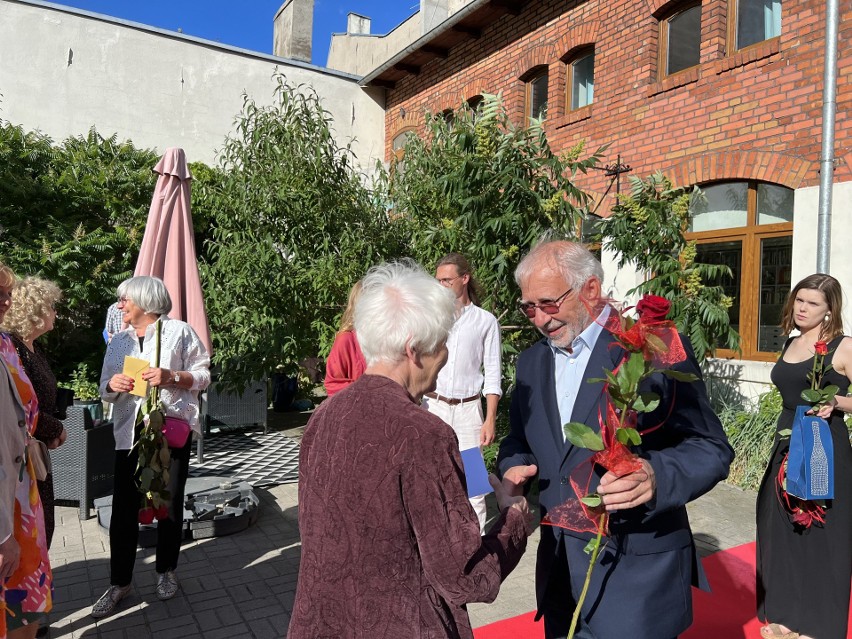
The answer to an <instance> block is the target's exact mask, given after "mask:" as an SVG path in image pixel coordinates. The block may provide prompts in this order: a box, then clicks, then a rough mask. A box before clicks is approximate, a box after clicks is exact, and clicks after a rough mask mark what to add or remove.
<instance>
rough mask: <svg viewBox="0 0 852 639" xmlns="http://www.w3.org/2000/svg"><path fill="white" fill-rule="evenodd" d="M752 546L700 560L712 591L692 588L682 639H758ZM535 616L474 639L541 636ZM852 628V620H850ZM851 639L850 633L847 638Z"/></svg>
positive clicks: (494, 627) (481, 631)
mask: <svg viewBox="0 0 852 639" xmlns="http://www.w3.org/2000/svg"><path fill="white" fill-rule="evenodd" d="M754 552H755V551H754V543H750V544H743V545H742V546H737V547H736V548H731V549H730V550H723V551H720V552H717V553H714V554H712V555H710V556H709V557H707V558H706V559H703V560H702V564H703V566H704V571H705V572H706V573H707V579H708V580H709V581H710V587H711V588H712V589H713V592H702V591H700V590H696V589H694V588H693V590H692V594H693V606H694V621H693V624H692V627H691V628H690V629H689V630H687V631H686V632H685V633H683V634H682V635H681V639H760V626H761V624H760V622H758V620H757V617H756V615H755V605H756V604H755V574H754V570H755V569H754V556H755V555H754ZM534 616H535V615H534V613H532V612H530V613H527V614H525V615H518V616H517V617H513V618H511V619H505V620H503V621H498V622H496V623H492V624H489V625H487V626H482V627H481V628H477V629H476V630H474V631H473V634H474V636H475V637H476V639H533V638H538V637H543V636H544V625H543V624H542V623H534V622H533V617H534ZM850 628H852V618H850ZM848 639H852V633H850V634H849V635H848Z"/></svg>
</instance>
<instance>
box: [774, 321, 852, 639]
mask: <svg viewBox="0 0 852 639" xmlns="http://www.w3.org/2000/svg"><path fill="white" fill-rule="evenodd" d="M842 339H843V337H842V336H841V337H837V338H835V339H834V340H832V341H831V342H830V343H829V346H828V348H829V351H830V353H829V355H827V356H826V358H825V362H826V364H828V363H829V362H830V361H831V358H832V353H833V352H834V350H835V349H836V348H837V346H838V345H839V344H840V341H841V340H842ZM788 344H789V341H788V342H787V344H785V345H784V350H785V351H786V349H787V345H788ZM782 357H783V355H782ZM812 365H813V360H812V359H807V360H805V361H804V362H799V363H797V364H790V363H788V362H785V361H784V360H783V359H779V360H778V362H777V363H776V364H775V366H774V367H773V369H772V383H773V384H775V386H776V387H777V388H778V390H779V391H780V393H781V398H782V400H783V403H784V410H783V412H782V413H781V417H780V418H779V419H778V424H777V429H778V430H782V429H785V428H790V426H791V425H792V422H793V417H794V415H795V412H796V406H799V405H801V404H804V403H805V402H804V400H802V399H801V397H800V394H801V392H802V391H803V390H804V389H806V388H809V387H810V382H808V379H807V374H808V372H809V371H810V370H811V367H812ZM830 384H836V385H837V386H839V387H840V391H839V392H838V395H845V394H846V392H847V390H848V388H849V380H848V379H847V378H846V377H845V376H843V375H840V374H839V373H837V372H836V371H834V370H831V371H829V372H828V373H826V374H825V375H824V376H823V382H822V385H823V386H828V385H830ZM829 425H830V427H831V436H832V442H833V444H834V499H833V500H830V501H828V502H827V503H826V504H827V508H826V515H825V524H820V523H814V524H813V525H812V526H811V527H810V528H802V527H801V526H796V525H794V524H793V523H792V521H791V519H790V515H789V513H788V512H787V510H785V508H784V506H782V502H781V499H780V497H779V495H778V490H777V488H776V483H775V478H776V476H777V475H778V471H779V469H780V467H781V463H782V461H783V459H784V455H785V454H786V453H787V450H788V448H789V439H786V438H785V439H784V440H783V441H779V440H778V437H777V436H776V438H775V446H774V448H773V450H772V456H771V458H770V463H769V467H768V468H767V469H766V473H765V474H764V476H763V480H762V482H761V484H760V491H759V492H758V496H757V616H758V618H759V619H760V620H761V621H763V622H766V623H780V624H783V625H785V626H787V627H789V628H790V629H792V630H794V631H796V632H799V633H801V634H806V635H810V636H811V637H815V638H816V639H846V625H847V620H848V617H849V596H850V581H852V447H850V445H849V435H848V433H847V430H846V424H845V423H844V422H843V413H842V412H840V411H835V412H834V414H833V415H832V416H831V419H830V420H829Z"/></svg>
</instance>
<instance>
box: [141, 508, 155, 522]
mask: <svg viewBox="0 0 852 639" xmlns="http://www.w3.org/2000/svg"><path fill="white" fill-rule="evenodd" d="M139 523H140V524H152V523H154V509H153V508H143V509H142V510H140V511H139Z"/></svg>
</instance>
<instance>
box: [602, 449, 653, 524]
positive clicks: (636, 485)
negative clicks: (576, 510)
mask: <svg viewBox="0 0 852 639" xmlns="http://www.w3.org/2000/svg"><path fill="white" fill-rule="evenodd" d="M639 461H641V462H642V469H641V470H637V471H634V472H632V473H629V474H627V475H624V476H623V477H616V476H615V475H613V474H612V473H611V472H608V473H606V474H605V475H604V476H603V477H602V478H601V483H600V485H599V486H598V494H599V495H600V496H601V497H603V503H604V506H606V509H607V510H608V511H609V512H615V511H616V510H624V509H626V508H635V507H636V506H641V505H642V504H645V503H647V502H649V501H651V500H652V499H653V498H654V495H655V494H656V493H657V480H656V478H655V477H654V469H653V468H652V467H651V464H650V463H649V462H648V460H647V459H640V460H639Z"/></svg>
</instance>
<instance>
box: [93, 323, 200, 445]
mask: <svg viewBox="0 0 852 639" xmlns="http://www.w3.org/2000/svg"><path fill="white" fill-rule="evenodd" d="M160 320H162V324H163V329H162V336H161V343H160V362H159V364H157V362H156V361H155V360H156V353H157V334H156V326H157V323H156V322H154V323H153V324H151V325H150V326H148V327H147V328H146V329H145V340H144V343H143V346H142V348H139V337H138V336H137V335H136V329H134V328H133V327H129V328H126V329H124V330H123V331H120V332H118V333H116V334H115V335H113V337H112V341H110V343H109V346H107V352H106V356H105V357H104V367H103V370H102V371H101V397H103V399H104V401H107V402H111V403H112V404H113V411H112V420H113V432H114V433H115V449H116V450H130V448H131V447H132V446H133V436H134V433H133V429H134V426H135V425H136V414H137V412H138V411H139V407H140V406H141V405H142V403H143V402H144V401H145V400H144V398H143V397H138V396H136V395H131V394H130V393H114V392H109V391H107V384H109V380H110V379H111V378H112V376H113V375H115V374H116V373H121V372H122V371H123V370H124V358H125V356H127V355H130V356H131V357H138V358H140V359H146V360H148V361H149V362H150V363H151V366H152V367H157V368H167V369H169V370H170V371H172V374H174V373H175V372H176V371H183V372H187V373H189V374H191V375H192V387H191V388H178V387H176V386H173V385H165V386H161V387H160V400H161V401H162V402H163V406H164V407H165V410H166V415H167V416H169V417H177V418H179V419H183V420H186V421H187V422H189V425H190V427H192V430H194V431H195V432H197V433H200V432H201V422H200V419H199V406H198V393H199V392H200V391H202V390H204V389H205V388H207V387H208V386H209V385H210V355H209V354H208V353H207V349H206V348H205V347H204V344H202V343H201V340H200V339H199V337H198V335H197V334H196V332H195V331H194V330H192V327H191V326H190V325H189V324H187V323H186V322H182V321H180V320H175V319H171V318H170V317H169V316H168V315H162V316H161V317H160Z"/></svg>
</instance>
